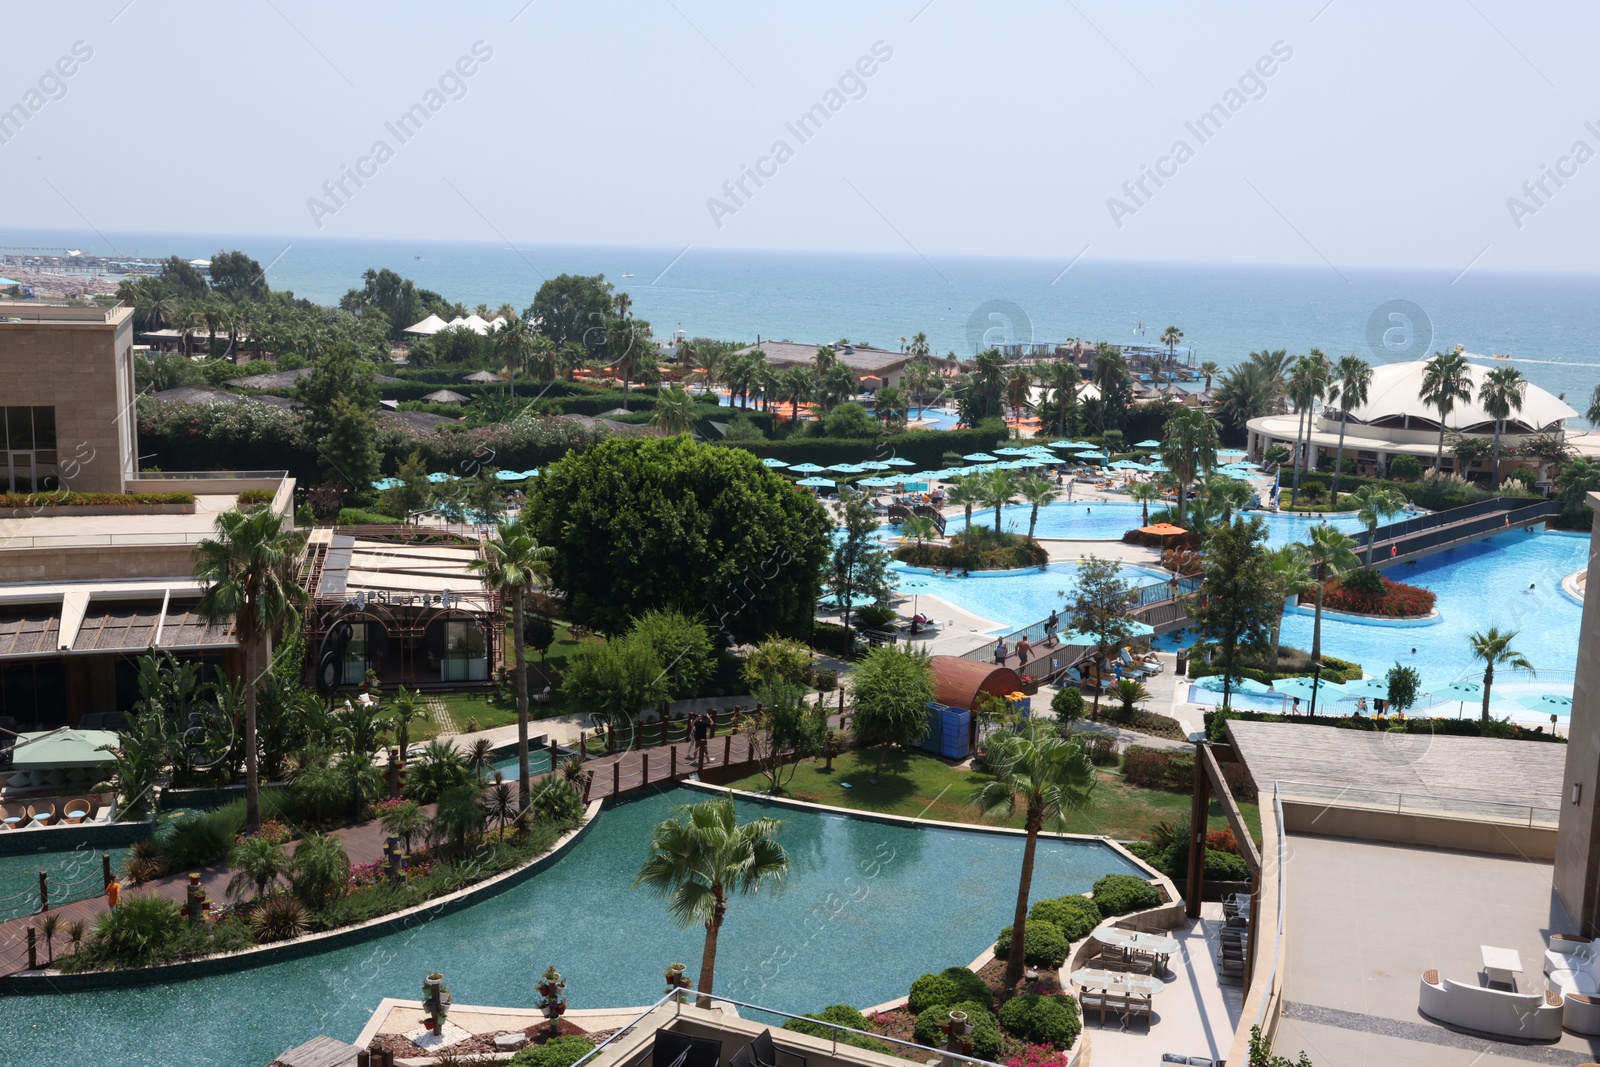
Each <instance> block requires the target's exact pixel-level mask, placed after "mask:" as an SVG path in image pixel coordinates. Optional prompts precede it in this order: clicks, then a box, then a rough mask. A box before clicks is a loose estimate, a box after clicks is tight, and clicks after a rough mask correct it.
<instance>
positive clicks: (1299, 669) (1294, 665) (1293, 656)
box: [1189, 604, 1364, 684]
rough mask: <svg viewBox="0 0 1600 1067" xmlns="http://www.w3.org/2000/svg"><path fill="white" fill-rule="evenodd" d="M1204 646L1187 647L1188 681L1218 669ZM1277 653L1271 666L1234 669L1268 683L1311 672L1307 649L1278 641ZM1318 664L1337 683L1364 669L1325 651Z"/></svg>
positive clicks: (1356, 678) (1353, 677) (1358, 676)
mask: <svg viewBox="0 0 1600 1067" xmlns="http://www.w3.org/2000/svg"><path fill="white" fill-rule="evenodd" d="M1323 607H1324V608H1326V607H1327V605H1326V604H1324V605H1323ZM1205 650H1206V646H1205V645H1204V644H1196V645H1195V646H1194V647H1193V648H1191V649H1190V650H1189V678H1190V680H1192V681H1193V680H1198V679H1201V678H1204V677H1206V676H1208V675H1212V674H1221V673H1222V667H1221V666H1220V665H1215V664H1213V665H1210V666H1207V664H1206V661H1205ZM1278 653H1279V663H1278V666H1277V667H1276V668H1275V669H1273V670H1266V669H1264V668H1261V667H1250V666H1241V667H1240V668H1239V670H1238V671H1237V672H1235V673H1236V675H1238V676H1241V677H1245V678H1249V679H1251V680H1253V681H1257V682H1263V683H1271V682H1273V681H1276V680H1277V679H1279V678H1300V677H1303V676H1305V675H1308V674H1310V673H1311V672H1312V670H1313V668H1312V666H1311V655H1310V654H1309V653H1307V652H1305V651H1303V650H1301V649H1298V648H1290V647H1289V646H1288V645H1279V646H1278ZM1242 662H1243V663H1245V664H1248V663H1250V662H1252V661H1251V660H1249V659H1244V660H1243V661H1242ZM1322 668H1323V669H1322V677H1323V678H1326V679H1328V680H1329V681H1334V682H1339V683H1340V684H1343V683H1345V682H1354V681H1359V680H1360V679H1361V675H1362V674H1363V673H1364V672H1363V671H1362V667H1361V664H1359V663H1353V662H1351V661H1350V660H1347V659H1340V658H1339V657H1337V656H1330V655H1328V654H1327V653H1326V652H1324V653H1323V654H1322Z"/></svg>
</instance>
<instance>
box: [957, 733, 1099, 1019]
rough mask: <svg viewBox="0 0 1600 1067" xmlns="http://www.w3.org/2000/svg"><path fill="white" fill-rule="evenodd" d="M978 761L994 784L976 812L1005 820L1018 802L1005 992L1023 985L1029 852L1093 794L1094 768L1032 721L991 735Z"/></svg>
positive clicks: (1078, 744)
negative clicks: (1018, 861) (1019, 837)
mask: <svg viewBox="0 0 1600 1067" xmlns="http://www.w3.org/2000/svg"><path fill="white" fill-rule="evenodd" d="M983 762H984V764H985V765H986V766H987V767H988V769H989V773H990V774H992V775H993V776H994V777H993V780H991V781H989V782H986V783H984V785H983V787H982V788H981V789H979V790H978V792H977V793H976V795H975V796H974V798H973V799H974V802H975V803H976V804H977V806H978V807H980V808H982V809H983V810H984V811H985V812H987V813H989V814H991V815H1005V816H1007V817H1009V816H1011V815H1012V814H1014V813H1015V812H1016V810H1017V798H1018V797H1019V796H1020V797H1021V798H1022V804H1023V810H1024V812H1025V815H1024V817H1023V827H1024V829H1025V830H1026V831H1027V838H1026V840H1025V841H1024V843H1023V846H1022V874H1021V876H1020V877H1019V878H1018V880H1017V908H1016V911H1015V912H1014V913H1013V915H1012V918H1011V953H1010V955H1009V956H1007V958H1006V975H1005V987H1006V988H1007V989H1010V988H1014V987H1015V986H1016V984H1017V983H1018V982H1019V981H1021V980H1022V964H1023V949H1024V940H1025V938H1026V936H1027V930H1028V894H1029V892H1030V891H1031V889H1032V888H1033V860H1034V852H1035V850H1036V849H1037V847H1038V844H1039V831H1040V830H1042V829H1043V828H1044V825H1045V823H1047V822H1049V823H1054V824H1056V825H1060V824H1063V823H1065V821H1066V817H1067V814H1068V813H1069V812H1072V811H1076V810H1078V809H1079V808H1082V807H1083V806H1084V805H1085V804H1087V803H1088V802H1089V797H1090V795H1091V794H1092V793H1093V791H1094V785H1095V772H1094V763H1093V762H1092V761H1091V760H1090V759H1089V756H1088V754H1087V753H1085V752H1084V750H1083V742H1082V741H1080V740H1078V739H1077V738H1070V739H1069V738H1066V737H1062V736H1061V735H1060V734H1059V733H1057V732H1056V730H1055V729H1054V728H1053V727H1051V726H1047V725H1045V724H1043V723H1039V722H1033V723H1030V724H1029V725H1028V728H1027V730H1026V732H1024V733H1020V734H1014V733H1010V732H1008V731H1001V732H999V733H995V734H991V735H990V736H989V739H988V741H987V742H986V744H985V747H984V756H983Z"/></svg>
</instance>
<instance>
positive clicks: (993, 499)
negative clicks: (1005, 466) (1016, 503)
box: [978, 470, 1018, 538]
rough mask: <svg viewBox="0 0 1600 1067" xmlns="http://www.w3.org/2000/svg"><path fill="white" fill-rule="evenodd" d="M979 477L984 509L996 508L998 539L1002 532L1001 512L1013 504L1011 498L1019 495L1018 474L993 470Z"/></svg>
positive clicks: (995, 526)
mask: <svg viewBox="0 0 1600 1067" xmlns="http://www.w3.org/2000/svg"><path fill="white" fill-rule="evenodd" d="M978 477H979V479H980V480H979V482H978V486H979V489H980V491H981V493H982V497H983V505H984V507H990V508H994V532H995V537H996V538H998V537H999V536H1000V532H1001V526H1000V516H1001V512H1002V510H1003V509H1004V508H1005V506H1006V505H1007V504H1009V503H1011V498H1012V497H1014V496H1016V495H1017V489H1018V483H1017V474H1016V472H1015V471H1008V470H991V471H985V472H984V473H983V474H981V475H979V476H978Z"/></svg>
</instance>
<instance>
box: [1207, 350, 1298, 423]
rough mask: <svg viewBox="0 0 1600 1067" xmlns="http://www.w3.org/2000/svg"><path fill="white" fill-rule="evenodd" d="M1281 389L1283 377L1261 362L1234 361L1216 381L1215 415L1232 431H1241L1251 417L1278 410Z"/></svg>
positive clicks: (1282, 388)
mask: <svg viewBox="0 0 1600 1067" xmlns="http://www.w3.org/2000/svg"><path fill="white" fill-rule="evenodd" d="M1213 366H1215V364H1213ZM1283 393H1284V384H1283V380H1282V379H1281V378H1275V377H1273V376H1272V374H1271V373H1270V372H1269V371H1268V370H1267V369H1266V368H1265V367H1263V366H1262V364H1260V363H1258V362H1255V361H1253V360H1252V361H1249V362H1245V363H1236V364H1234V365H1233V366H1231V367H1229V368H1228V369H1227V370H1226V371H1223V372H1222V377H1221V380H1220V381H1219V383H1218V385H1217V404H1216V409H1215V410H1216V415H1217V418H1218V419H1219V420H1220V421H1221V422H1222V424H1223V425H1224V426H1227V427H1228V428H1229V429H1231V430H1232V431H1233V432H1234V433H1244V432H1245V430H1246V429H1247V427H1248V425H1249V422H1250V420H1251V419H1256V418H1260V417H1261V416H1263V415H1271V414H1273V413H1274V412H1276V411H1278V410H1279V408H1280V407H1281V406H1282V404H1283Z"/></svg>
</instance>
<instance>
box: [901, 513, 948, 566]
mask: <svg viewBox="0 0 1600 1067" xmlns="http://www.w3.org/2000/svg"><path fill="white" fill-rule="evenodd" d="M900 536H901V537H903V538H905V539H906V540H907V541H910V542H911V543H912V544H913V545H914V546H915V547H916V549H917V555H918V556H919V557H920V556H921V554H922V546H923V545H925V544H927V543H928V542H929V541H932V540H934V539H935V538H937V537H938V536H939V528H938V527H937V526H935V525H934V524H933V520H932V519H930V518H928V516H926V515H913V516H911V517H910V518H909V519H905V520H904V521H902V522H901V523H900Z"/></svg>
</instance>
